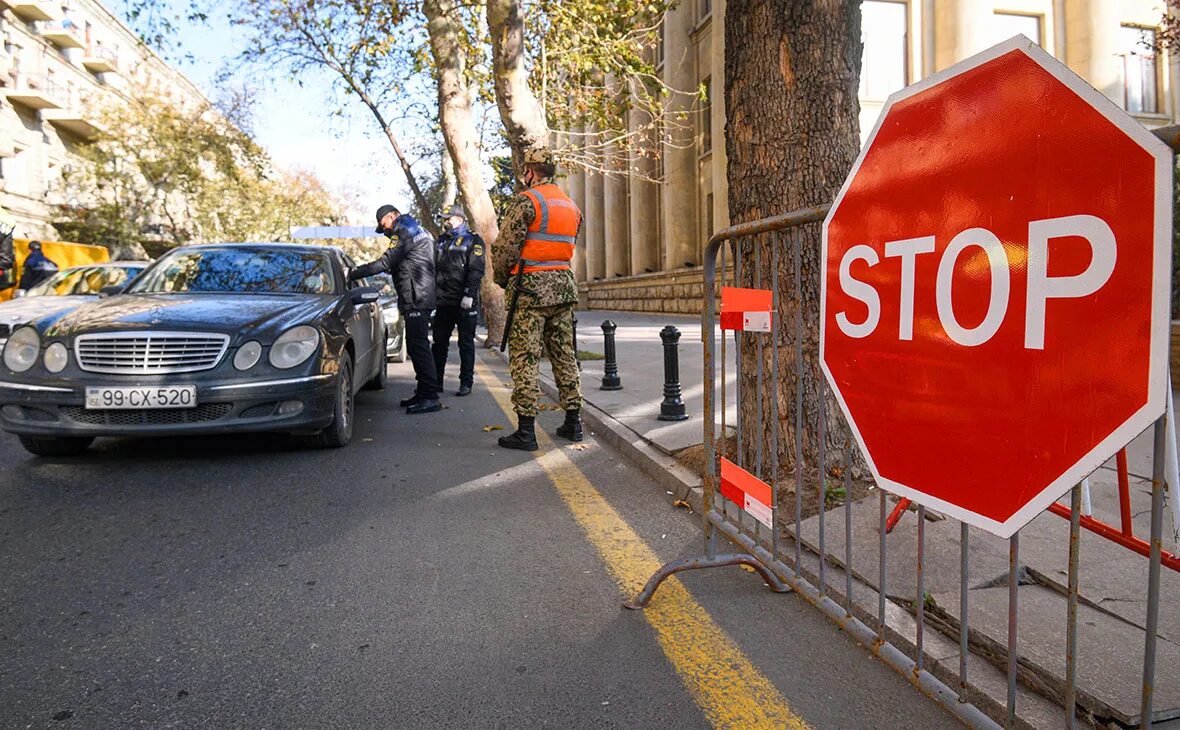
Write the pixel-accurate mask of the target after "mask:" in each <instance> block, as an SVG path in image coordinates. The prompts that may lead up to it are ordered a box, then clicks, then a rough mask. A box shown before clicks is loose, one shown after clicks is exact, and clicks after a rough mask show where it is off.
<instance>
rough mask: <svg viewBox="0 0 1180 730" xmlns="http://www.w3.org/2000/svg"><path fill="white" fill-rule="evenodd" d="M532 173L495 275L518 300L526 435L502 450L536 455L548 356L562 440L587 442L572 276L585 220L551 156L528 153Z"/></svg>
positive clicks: (513, 352)
mask: <svg viewBox="0 0 1180 730" xmlns="http://www.w3.org/2000/svg"><path fill="white" fill-rule="evenodd" d="M524 167H525V172H524V180H523V182H524V184H525V186H526V187H527V188H528V189H527V190H525V191H524V192H522V193H520V194H519V195H517V196H516V197H515V198H513V199H512V201H511V202H510V203H509V204H508V206H507V208H506V209H505V211H504V215H503V217H502V219H501V221H500V238H499V240H498V242H497V245H496V246H495V248H494V251H493V260H494V266H493V269H494V271H495V282H496V284H498V285H499V286H501V287H503V288H504V289H505V290H506V291H507V294H508V303H509V305H510V306H511V303H512V298H513V297H514V296H515V297H516V314H515V318H514V319H513V323H512V330H511V331H510V332H509V334H508V348H509V369H510V371H511V375H512V383H513V388H512V405H513V407H514V409H515V410H516V415H517V425H518V427H517V430H516V432H515V433H512V434H510V435H508V436H504V437H502V438H501V439H500V446H503V447H504V448H506V449H520V450H522V451H535V450H536V449H537V435H536V426H535V419H536V417H537V410H538V408H537V401H538V400H539V399H540V397H541V386H540V375H541V373H540V367H541V356H542V352H547V353H548V355H549V362H550V365H551V366H552V367H553V378H554V380H555V381H556V382H557V388H558V391H559V392H560V396H561V406H562V408H564V409H565V422H564V423H563V424H562V425H561V426H559V427H558V428H557V431H556V433H557V435H558V436H560V437H562V438H565V439H569V440H570V441H581V440H582V389H581V379H580V376H579V374H578V362H577V357H576V353H575V352H574V306H575V305H576V304H577V302H578V285H577V283H576V282H575V281H574V275H573V271H572V270H571V269H570V262H571V260H572V259H573V252H574V241H575V239H576V238H577V236H578V233H579V232H580V230H581V227H582V212H581V211H580V210H578V207H577V205H575V204H574V202H573V201H572V200H570V199H569V198H568V197H567V196H566V195H565V193H563V192H562V191H561V190H560V189H559V188H558V187H557V186H556V185H554V184H553V182H552V180H553V177H554V175H555V174H556V168H555V166H554V164H553V156H552V153H550V152H549V150H545V149H536V150H530V151H529V152H527V153H526V154H525V165H524ZM514 290H515V291H514Z"/></svg>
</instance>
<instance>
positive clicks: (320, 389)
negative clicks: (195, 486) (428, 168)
mask: <svg viewBox="0 0 1180 730" xmlns="http://www.w3.org/2000/svg"><path fill="white" fill-rule="evenodd" d="M351 265H352V262H351V261H350V260H349V259H348V258H347V257H346V256H345V254H344V253H342V252H341V251H340V250H338V249H334V248H328V247H322V246H305V245H294V244H282V243H275V244H210V245H200V246H186V247H184V248H178V249H175V250H173V251H171V252H169V253H167V254H165V255H164V256H162V257H161V258H160V259H159V260H158V261H157V262H156V263H154V264H153V265H152V266H151V267H149V268H148V269H147V270H146V271H144V272H143V273H142V274H141V275H140V276H139V277H138V278H137V279H136V280H135V281H134V282H133V283H132V284H131V286H129V287H128V288H127V290H126V291H125V292H124V293H122V294H117V295H114V296H110V297H106V298H104V299H100V300H98V301H95V302H91V303H89V304H86V305H84V306H82V307H81V308H79V309H76V310H73V311H72V312H69V313H67V314H63V315H49V316H45V317H41V318H39V319H36V320H34V321H32V322H31V323H29V324H28V325H26V326H23V327H20V328H18V329H16V330H15V331H13V333H12V335H11V336H10V337H9V339H8V342H7V343H6V344H5V346H4V350H3V354H2V357H0V360H2V362H0V428H3V429H4V430H5V431H8V432H11V433H15V434H17V435H18V436H19V437H20V440H21V443H22V444H23V445H24V447H25V448H26V449H27V450H28V451H30V452H32V453H34V454H38V455H43V456H63V455H71V454H77V453H81V452H82V451H84V450H85V449H86V448H88V447H89V446H90V444H91V443H92V442H93V441H94V439H95V438H96V437H99V436H163V435H179V434H208V433H227V432H240V431H268V432H284V433H293V434H306V435H312V436H314V437H315V440H316V441H317V442H318V443H319V444H320V445H322V446H325V447H338V446H344V445H345V444H347V443H348V442H349V440H350V439H351V437H352V428H353V417H354V414H353V408H354V396H355V394H356V392H357V391H358V390H359V389H360V388H362V387H369V388H372V389H380V388H382V387H384V384H385V373H386V364H385V349H386V346H385V338H386V336H387V335H386V330H385V325H384V322H383V321H382V315H381V310H380V308H379V306H378V299H379V296H378V292H377V290H376V289H374V288H372V287H369V286H361V285H352V286H350V285H349V283H348V280H347V276H346V271H347V269H348V267H349V266H351Z"/></svg>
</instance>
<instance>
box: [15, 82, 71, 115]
mask: <svg viewBox="0 0 1180 730" xmlns="http://www.w3.org/2000/svg"><path fill="white" fill-rule="evenodd" d="M0 94H3V95H4V98H5V99H7V100H8V103H9V104H13V105H16V106H23V107H25V108H26V109H34V110H40V109H61V108H63V107H64V106H65V104H66V100H67V99H68V97H69V93H68V92H67V90H66V89H64V88H63V87H61V86H60V85H58V84H57V83H55V82H53V81H51V80H50V79H49V78H48V77H46V76H39V75H35V74H22V75H20V76H17V77H16V83H15V84H14V85H13V86H12V87H11V88H7V87H6V88H3V89H0Z"/></svg>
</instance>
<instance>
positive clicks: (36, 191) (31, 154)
mask: <svg viewBox="0 0 1180 730" xmlns="http://www.w3.org/2000/svg"><path fill="white" fill-rule="evenodd" d="M132 89H143V90H148V91H150V93H153V94H156V95H158V96H163V97H167V98H170V99H172V100H174V101H176V102H177V103H179V104H182V105H187V104H204V103H206V102H205V97H204V96H203V95H202V93H201V91H200V90H199V89H198V88H197V87H196V86H195V85H194V84H193V83H192V82H191V81H189V80H188V79H187V78H186V77H185V76H184V75H183V74H181V73H180V72H179V71H177V70H176V69H173V68H171V67H170V66H168V64H166V63H165V62H164V61H163V60H162V59H160V58H159V57H158V56H156V55H155V54H154V53H153V52H152V51H151V50H150V49H148V48H147V47H146V46H144V45H143V44H142V43H140V41H139V39H138V37H137V36H136V35H135V33H133V32H132V31H131V30H130V29H129V28H128V27H127V26H126V25H124V24H123V23H122V22H121V21H120V20H119V19H118V18H117V17H115V16H114V15H113V14H112V13H111V12H110V11H108V10H107V9H106V8H105V7H104V6H103V5H102V4H101V3H99V2H97V1H96V0H0V205H3V206H4V207H5V208H6V209H7V210H8V211H9V212H10V213H11V214H12V215H13V217H14V218H16V220H17V222H18V227H17V235H18V236H24V237H30V238H32V237H37V238H51V237H53V236H54V232H53V227H52V226H51V224H50V223H51V219H52V211H53V205H54V204H56V203H68V202H70V201H69V200H68V193H66V192H65V191H63V190H61V187H60V185H59V184H58V183H59V182H60V180H61V177H62V174H63V172H64V171H66V170H67V169H68V167H69V166H70V165H71V164H74V161H75V159H76V150H77V149H78V146H79V145H81V144H84V143H85V142H87V141H88V140H90V139H92V138H93V137H94V136H95V134H97V133H98V132H99V131H100V124H101V122H100V121H99V119H98V114H97V112H98V111H99V109H100V108H101V106H102V105H103V104H108V103H120V102H123V101H126V100H127V99H128V98H129V97H128V94H129V93H130V92H131V90H132Z"/></svg>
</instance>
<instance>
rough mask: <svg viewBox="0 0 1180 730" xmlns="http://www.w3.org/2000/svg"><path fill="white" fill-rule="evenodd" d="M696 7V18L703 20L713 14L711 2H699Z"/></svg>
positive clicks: (710, 0)
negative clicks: (697, 10)
mask: <svg viewBox="0 0 1180 730" xmlns="http://www.w3.org/2000/svg"><path fill="white" fill-rule="evenodd" d="M697 7H698V9H699V11H700V12H698V13H697V18H698V19H700V20H704V19H705V18H707V17H709V16H710V15H711V14H712V13H713V0H700V2H699V3H698V5H697Z"/></svg>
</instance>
